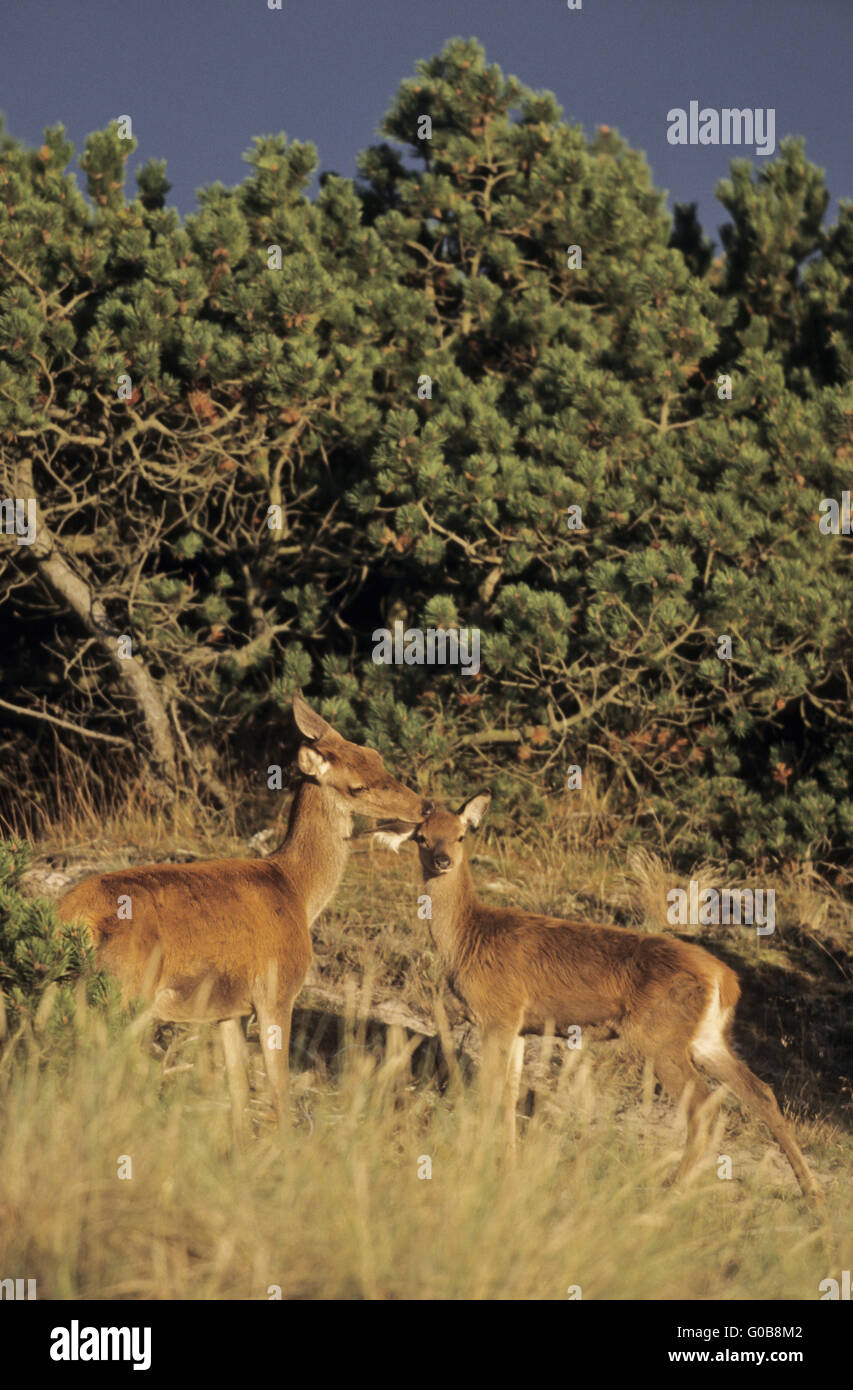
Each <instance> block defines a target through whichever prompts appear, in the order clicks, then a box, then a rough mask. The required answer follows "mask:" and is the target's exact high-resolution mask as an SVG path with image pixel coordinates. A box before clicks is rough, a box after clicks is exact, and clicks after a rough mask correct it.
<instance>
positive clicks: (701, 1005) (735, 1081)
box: [375, 793, 818, 1197]
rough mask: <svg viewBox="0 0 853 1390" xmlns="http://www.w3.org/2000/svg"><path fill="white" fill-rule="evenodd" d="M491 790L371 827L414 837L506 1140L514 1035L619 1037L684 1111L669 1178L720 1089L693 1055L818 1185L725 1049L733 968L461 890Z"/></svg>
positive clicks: (517, 1050)
mask: <svg viewBox="0 0 853 1390" xmlns="http://www.w3.org/2000/svg"><path fill="white" fill-rule="evenodd" d="M489 801H490V797H489V794H488V793H481V794H480V795H478V796H475V797H472V798H471V800H470V801H468V802H467V803H466V804H465V805H464V806H462V807H461V808H460V810H459V812H458V814H456V815H454V814H453V813H452V812H450V811H446V810H438V811H434V812H433V813H432V814H431V815H429V816H428V817H427V819H426V820H425V821H424V822H423V823H422V824H421V825H419V826H418V827H416V828H415V829H414V830H413V829H411V828H410V827H407V826H401V827H396V826H392V827H385V828H384V829H380V830H378V831H377V832H375V833H376V837H377V838H378V839H380V840H381V841H384V843H386V844H390V845H391V846H392V847H393V848H395V849H396V848H398V846H399V844H401V843H402V841H403V840H406V839H410V838H414V839H415V841H416V843H417V845H418V851H419V854H420V863H421V873H422V877H423V884H424V888H425V890H426V892H427V893H428V895H429V898H430V906H431V913H432V916H431V919H430V930H431V933H432V936H433V939H434V941H435V943H436V946H437V947H438V950H439V952H440V954H441V957H442V960H443V962H444V966H445V969H446V971H447V974H448V978H449V981H450V983H451V985H452V987H453V989H454V991H455V992H456V994H457V995H458V996H460V997H461V998H462V999H463V1001H464V1002H465V1004H466V1005H467V1008H468V1010H469V1013H470V1015H471V1017H472V1019H473V1021H474V1022H476V1023H477V1024H478V1025H479V1026H480V1028H481V1029H482V1032H483V1073H484V1079H485V1090H486V1093H487V1096H489V1097H490V1099H491V1101H492V1103H497V1101H498V1099H499V1098H500V1093H501V1092H503V1098H504V1102H505V1107H506V1110H505V1122H506V1127H507V1136H508V1140H509V1144H510V1147H513V1146H514V1144H515V1110H516V1103H517V1097H518V1085H519V1078H520V1072H521V1059H522V1057H523V1041H522V1038H523V1036H524V1034H527V1033H540V1034H541V1033H545V1032H550V1031H553V1032H555V1033H556V1034H557V1035H563V1036H565V1035H567V1033H568V1030H569V1029H570V1028H572V1027H576V1026H580V1028H581V1037H582V1040H583V1039H586V1038H589V1037H591V1036H599V1037H601V1036H604V1037H607V1036H611V1037H613V1036H621V1037H622V1038H624V1039H625V1041H626V1042H627V1043H628V1044H629V1045H630V1046H631V1047H632V1048H633V1049H634V1050H636V1051H637V1052H639V1053H640V1054H642V1055H643V1056H645V1057H647V1058H649V1059H650V1060H651V1061H652V1063H653V1064H654V1068H655V1071H656V1072H657V1075H658V1078H659V1080H660V1081H661V1083H662V1084H663V1086H664V1087H665V1088H666V1090H667V1091H668V1092H669V1093H670V1095H671V1096H672V1098H673V1099H674V1100H676V1101H679V1100H681V1099H682V1098H683V1099H684V1100H685V1102H686V1108H687V1144H686V1147H685V1151H684V1155H683V1158H682V1162H681V1165H680V1167H679V1170H678V1176H679V1177H683V1176H685V1175H686V1174H687V1173H689V1172H690V1171H691V1169H693V1168H694V1167H695V1166H696V1164H697V1163H698V1161H699V1159H700V1158H701V1157H702V1155H703V1153H704V1151H705V1149H706V1147H707V1143H708V1134H709V1128H710V1122H711V1118H712V1112H713V1110H714V1109H715V1107H716V1104H717V1103H718V1102H719V1097H720V1091H719V1090H718V1091H715V1092H713V1093H711V1092H710V1091H709V1090H708V1088H707V1087H706V1085H705V1083H704V1081H703V1080H702V1078H701V1076H700V1075H699V1072H698V1071H697V1069H696V1065H695V1063H696V1062H697V1061H698V1062H699V1063H700V1065H701V1066H702V1067H704V1068H705V1070H706V1071H708V1072H709V1073H710V1074H711V1075H712V1076H713V1077H714V1078H715V1079H716V1080H718V1081H721V1082H724V1083H725V1084H727V1085H728V1086H730V1087H731V1089H732V1090H733V1091H734V1093H735V1094H736V1095H737V1096H738V1098H739V1099H740V1100H741V1101H742V1102H743V1103H744V1104H746V1105H747V1106H750V1107H751V1108H752V1109H753V1110H755V1111H756V1112H757V1114H758V1115H759V1116H760V1117H761V1119H762V1120H764V1122H765V1123H766V1124H767V1125H768V1126H769V1128H770V1129H771V1130H772V1132H773V1134H774V1135H775V1137H776V1139H777V1140H778V1142H779V1144H780V1146H781V1148H782V1149H783V1151H784V1153H785V1154H786V1156H787V1158H788V1160H789V1162H790V1164H791V1167H792V1168H793V1170H794V1173H795V1174H796V1177H797V1181H798V1182H799V1184H800V1187H801V1188H802V1190H803V1192H804V1193H805V1194H806V1195H807V1196H812V1197H814V1196H817V1195H818V1188H817V1184H816V1183H815V1179H814V1177H813V1176H812V1174H811V1172H810V1170H809V1167H808V1164H807V1163H806V1160H805V1158H804V1157H803V1154H802V1153H801V1151H800V1149H799V1147H798V1145H797V1143H796V1140H795V1138H794V1135H793V1132H792V1130H791V1128H790V1126H789V1125H788V1123H787V1121H786V1120H785V1119H784V1117H783V1115H782V1113H781V1111H780V1110H779V1107H778V1105H777V1103H776V1099H775V1097H774V1095H773V1093H772V1091H771V1090H770V1088H769V1087H768V1086H765V1085H764V1083H763V1082H762V1081H759V1079H758V1077H757V1076H755V1075H754V1074H753V1073H752V1072H751V1071H750V1070H749V1068H748V1067H747V1066H746V1064H745V1063H744V1062H742V1061H741V1060H740V1059H739V1058H738V1057H737V1056H736V1055H735V1054H734V1052H733V1051H732V1049H731V1027H732V1016H733V1013H734V1008H735V1005H736V1003H737V1001H738V997H739V995H740V988H739V985H738V981H737V976H736V975H735V973H734V971H733V970H730V969H729V967H728V966H727V965H725V964H723V962H722V961H718V960H716V959H715V957H714V956H712V955H710V953H709V952H708V951H705V950H703V949H702V947H700V946H694V945H692V944H690V943H687V942H682V941H679V940H677V939H676V938H673V937H668V936H651V935H644V934H643V933H640V932H633V931H624V930H622V929H621V928H618V927H601V926H597V925H593V924H591V923H588V922H574V921H568V920H563V919H560V918H556V917H546V916H542V915H539V914H536V913H532V912H520V911H518V910H516V909H513V908H493V907H487V906H486V905H485V904H484V903H482V902H480V901H479V899H478V898H477V896H476V894H475V892H474V886H473V882H472V879H471V873H470V870H469V867H468V863H467V861H466V858H465V852H464V848H463V844H462V842H463V839H464V836H465V834H466V832H467V830H468V829H469V828H470V827H472V826H476V825H478V824H479V822H480V820H481V819H482V817H483V816H484V815H485V812H486V810H487V809H488V805H489Z"/></svg>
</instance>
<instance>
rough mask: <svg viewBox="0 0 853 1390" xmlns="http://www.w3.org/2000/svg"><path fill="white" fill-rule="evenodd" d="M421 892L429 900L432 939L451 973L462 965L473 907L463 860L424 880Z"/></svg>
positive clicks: (471, 922) (471, 893) (471, 927)
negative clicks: (456, 866) (444, 872)
mask: <svg viewBox="0 0 853 1390" xmlns="http://www.w3.org/2000/svg"><path fill="white" fill-rule="evenodd" d="M423 891H424V893H426V894H427V895H428V897H429V900H430V911H431V913H432V915H431V917H430V918H429V924H430V931H431V933H432V939H433V941H434V942H435V944H436V946H437V948H438V953H439V955H440V956H441V959H442V961H443V962H444V965H445V967H446V968H447V969H448V970H449V971H451V972H454V971H456V970H458V968H459V966H460V965H461V964H462V961H463V958H464V955H465V947H466V945H468V944H469V938H470V936H471V934H472V931H473V914H474V909H475V907H476V906H477V899H476V895H475V893H474V883H473V880H472V878H471V870H470V869H469V867H468V860H467V859H463V860H462V862H461V864H460V865H459V866H458V868H456V869H451V871H450V873H449V874H439V875H438V876H437V877H435V878H425V879H424V883H423Z"/></svg>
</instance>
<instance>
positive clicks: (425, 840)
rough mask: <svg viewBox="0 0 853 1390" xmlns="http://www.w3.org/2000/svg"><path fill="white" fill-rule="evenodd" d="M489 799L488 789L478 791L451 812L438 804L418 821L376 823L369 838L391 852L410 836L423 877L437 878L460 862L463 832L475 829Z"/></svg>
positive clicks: (490, 795)
mask: <svg viewBox="0 0 853 1390" xmlns="http://www.w3.org/2000/svg"><path fill="white" fill-rule="evenodd" d="M491 800H492V794H491V792H488V791H484V792H478V793H477V795H476V796H472V797H471V799H470V800H469V801H466V802H465V804H464V805H463V806H460V808H459V810H458V811H456V812H455V813H454V812H453V811H448V810H446V809H444V808H442V807H439V808H438V809H437V810H435V811H431V812H430V813H429V815H427V816H426V817H425V818H424V819H423V820H422V821H421V822H420V823H419V824H418V825H414V826H410V825H407V824H405V823H403V822H392V823H390V824H385V825H380V826H378V827H377V829H376V830H374V831H373V835H372V838H373V839H374V840H377V841H378V842H379V844H382V845H386V846H387V847H388V848H389V849H393V850H394V851H395V853H396V852H397V851H399V848H400V846H401V845H402V844H404V843H405V842H406V840H414V842H415V844H416V845H417V847H418V854H419V856H420V861H421V869H422V871H423V875H424V878H425V879H426V878H438V877H439V876H440V875H442V874H449V873H451V871H452V870H453V869H456V868H458V866H459V865H460V864H461V863H462V860H463V857H464V855H463V849H462V843H463V841H464V839H465V836H466V835H467V833H468V831H469V830H476V828H477V826H478V825H479V824H480V821H481V820H482V819H483V817H484V815H485V814H486V812H487V811H488V809H489V805H490V803H491Z"/></svg>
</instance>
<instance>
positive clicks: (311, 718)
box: [293, 690, 335, 743]
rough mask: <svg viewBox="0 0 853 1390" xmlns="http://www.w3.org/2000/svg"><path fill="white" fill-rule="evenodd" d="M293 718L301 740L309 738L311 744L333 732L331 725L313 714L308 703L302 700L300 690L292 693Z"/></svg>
mask: <svg viewBox="0 0 853 1390" xmlns="http://www.w3.org/2000/svg"><path fill="white" fill-rule="evenodd" d="M293 718H294V719H295V720H296V727H297V729H298V730H299V732H300V734H302V736H303V738H309V739H310V740H311V742H312V743H316V742H317V739H318V738H322V737H323V736H324V734H334V732H335V731H334V729H333V728H332V726H331V724H327V723H326V721H325V719H323V718H322V717H321V716H320V715H319V714H315V712H314V710H313V709H312V708H311V706H310V705H309V703H308V701H307V700H305V699H303V697H302V692H301V690H294V692H293Z"/></svg>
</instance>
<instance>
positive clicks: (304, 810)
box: [270, 782, 352, 926]
mask: <svg viewBox="0 0 853 1390" xmlns="http://www.w3.org/2000/svg"><path fill="white" fill-rule="evenodd" d="M351 833H352V816H351V815H350V813H349V812H348V811H347V810H345V809H344V808H342V807H341V806H340V804H339V803H337V802H336V801H335V799H334V798H333V796H332V794H331V793H330V792H327V791H325V790H324V789H323V788H322V787H318V786H317V785H316V784H315V783H313V782H302V783H301V785H300V786H299V788H298V790H297V792H296V795H295V797H294V798H293V805H292V806H291V808H290V820H289V821H288V824H287V835H286V836H285V839H284V843H283V845H282V846H281V847H280V849H278V850H276V852H275V854H273V855H271V856H270V858H271V859H274V860H275V862H276V863H277V864H278V866H279V868H280V869H282V870H283V872H284V873H285V874H286V875H287V878H288V879H289V880H290V882H291V883H292V884H293V886H294V888H295V890H296V892H297V893H298V895H299V897H300V899H301V901H302V902H303V904H304V906H305V911H306V913H307V915H308V925H309V926H310V925H311V923H312V922H313V921H314V919H315V918H316V917H319V915H320V913H321V912H322V911H323V908H324V907H325V906H326V904H327V903H328V901H329V899H330V898H331V897H332V896H333V895H334V892H335V890H336V888H337V886H338V884H339V883H340V881H341V877H342V875H343V872H344V868H345V866H346V862H347V856H348V854H349V837H350V834H351Z"/></svg>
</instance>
